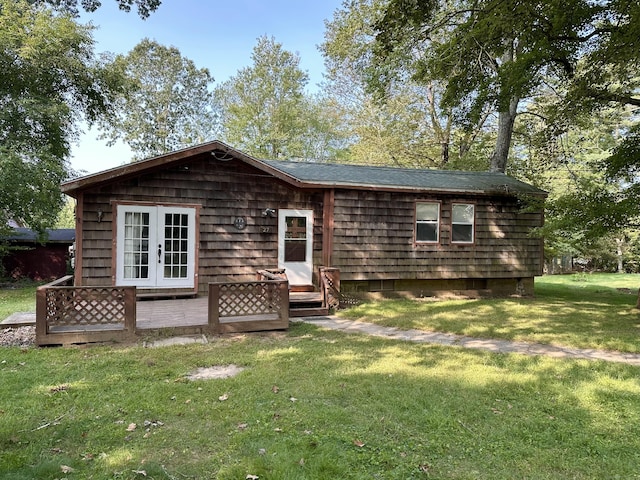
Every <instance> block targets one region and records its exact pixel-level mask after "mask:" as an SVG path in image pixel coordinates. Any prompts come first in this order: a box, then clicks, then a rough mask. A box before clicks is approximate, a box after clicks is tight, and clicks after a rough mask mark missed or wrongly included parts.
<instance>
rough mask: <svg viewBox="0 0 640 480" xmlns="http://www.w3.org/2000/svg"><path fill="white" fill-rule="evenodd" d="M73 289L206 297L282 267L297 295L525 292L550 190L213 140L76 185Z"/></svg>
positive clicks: (538, 267)
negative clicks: (272, 155)
mask: <svg viewBox="0 0 640 480" xmlns="http://www.w3.org/2000/svg"><path fill="white" fill-rule="evenodd" d="M62 190H63V192H64V193H66V194H67V195H70V196H72V197H74V198H76V199H77V207H76V216H77V218H76V222H77V227H76V238H77V242H76V247H77V248H76V251H77V255H76V269H75V283H76V285H94V286H131V285H134V286H136V287H137V289H138V292H139V293H141V292H143V293H146V294H150V295H151V294H161V293H167V292H171V293H174V294H205V293H206V292H207V285H208V284H209V283H210V282H220V281H234V280H244V279H247V278H253V277H254V276H255V272H256V271H257V270H260V269H285V271H286V274H287V277H288V279H289V282H290V284H291V285H292V288H293V289H300V290H304V289H310V288H312V286H313V285H317V284H318V269H319V267H321V266H325V267H335V268H338V269H339V270H340V279H341V290H342V292H345V293H348V292H351V293H354V294H362V295H365V294H369V293H372V292H383V293H386V294H391V293H398V292H403V293H404V292H406V293H410V294H412V295H434V294H438V293H442V292H452V291H453V292H467V293H468V292H472V293H473V292H475V293H480V294H491V295H505V294H515V293H522V294H530V293H532V292H533V279H534V277H535V276H536V275H541V274H542V267H543V241H542V238H540V237H537V236H535V235H532V229H533V228H535V227H539V226H541V225H542V224H543V218H544V216H543V209H542V201H543V200H544V198H545V196H546V193H545V192H544V191H542V190H540V189H538V188H536V187H533V186H531V185H529V184H526V183H523V182H521V181H518V180H516V179H515V178H512V177H509V176H507V175H504V174H501V173H489V172H460V171H438V170H414V169H403V168H392V167H366V166H356V165H341V164H332V163H313V162H289V161H277V160H264V159H257V158H254V157H252V156H250V155H247V154H245V153H243V152H241V151H239V150H236V149H234V148H232V147H230V146H228V145H226V144H224V143H222V142H218V141H213V142H208V143H205V144H201V145H197V146H194V147H191V148H186V149H183V150H179V151H176V152H172V153H169V154H166V155H161V156H158V157H154V158H150V159H148V160H144V161H141V162H137V163H130V164H126V165H123V166H120V167H117V168H113V169H110V170H106V171H103V172H100V173H97V174H93V175H89V176H86V177H82V178H77V179H74V180H71V181H68V182H66V183H64V184H63V185H62Z"/></svg>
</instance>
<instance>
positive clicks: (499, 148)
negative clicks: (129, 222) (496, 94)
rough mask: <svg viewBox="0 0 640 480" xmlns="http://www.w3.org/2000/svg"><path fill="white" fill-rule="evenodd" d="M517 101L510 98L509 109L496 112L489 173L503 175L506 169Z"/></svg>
mask: <svg viewBox="0 0 640 480" xmlns="http://www.w3.org/2000/svg"><path fill="white" fill-rule="evenodd" d="M519 100H520V99H518V98H512V99H511V100H510V101H509V108H508V109H507V110H506V111H503V112H498V138H497V139H496V146H495V148H494V150H493V154H492V155H491V167H490V171H492V172H502V173H505V171H506V169H507V159H508V158H509V149H510V148H511V137H512V136H513V125H514V123H515V121H516V115H517V112H518V102H519Z"/></svg>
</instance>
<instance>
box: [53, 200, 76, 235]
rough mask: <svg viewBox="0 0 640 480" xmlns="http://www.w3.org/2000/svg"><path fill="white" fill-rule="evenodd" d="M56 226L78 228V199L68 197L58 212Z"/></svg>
mask: <svg viewBox="0 0 640 480" xmlns="http://www.w3.org/2000/svg"><path fill="white" fill-rule="evenodd" d="M54 228H76V201H75V200H74V199H73V198H71V197H66V198H65V202H64V205H63V206H62V208H61V209H60V211H59V212H58V216H57V218H56V223H55V225H54Z"/></svg>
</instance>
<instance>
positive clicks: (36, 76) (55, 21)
mask: <svg viewBox="0 0 640 480" xmlns="http://www.w3.org/2000/svg"><path fill="white" fill-rule="evenodd" d="M91 31H92V27H91V26H85V25H79V24H78V23H76V22H75V21H74V19H73V18H72V17H71V16H70V15H68V14H56V13H54V12H53V11H52V10H50V9H48V8H45V7H42V6H33V5H30V4H29V3H27V2H26V1H24V0H2V2H1V3H0V71H2V75H1V76H0V229H2V228H5V226H6V225H7V223H8V221H9V220H15V221H18V222H21V223H24V224H26V225H27V226H29V227H31V228H34V229H36V230H43V229H44V228H46V227H47V226H49V225H51V224H52V223H53V222H54V221H55V217H56V213H57V211H58V210H59V208H60V206H61V204H62V199H61V193H60V188H59V184H60V182H61V181H62V180H64V179H65V178H66V177H67V175H68V165H67V157H68V155H69V148H70V143H71V142H72V141H73V140H75V139H76V138H77V135H78V129H77V126H76V125H77V122H78V120H80V119H81V118H83V117H84V118H85V119H86V120H88V121H89V122H93V121H95V120H97V119H98V118H99V117H100V116H101V115H103V114H104V113H105V112H106V111H108V110H109V109H110V108H111V105H112V102H113V95H114V92H116V91H118V90H119V89H120V88H121V86H122V82H121V78H120V77H119V76H118V75H117V74H115V73H114V72H113V71H112V70H110V69H108V68H105V67H104V65H103V64H102V63H101V61H100V60H99V59H97V58H96V57H95V55H94V53H93V39H92V36H91Z"/></svg>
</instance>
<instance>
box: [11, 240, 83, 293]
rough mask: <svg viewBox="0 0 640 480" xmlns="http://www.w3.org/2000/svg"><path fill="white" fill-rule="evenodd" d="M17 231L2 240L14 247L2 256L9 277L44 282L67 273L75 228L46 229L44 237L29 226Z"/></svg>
mask: <svg viewBox="0 0 640 480" xmlns="http://www.w3.org/2000/svg"><path fill="white" fill-rule="evenodd" d="M14 230H15V232H14V234H13V235H10V236H8V237H4V238H3V239H2V241H4V242H6V243H8V244H9V246H10V248H11V249H10V251H9V253H8V255H6V256H5V257H4V258H3V259H2V263H3V266H4V271H5V273H6V274H7V275H8V276H9V277H11V278H12V279H15V280H18V279H21V278H30V279H32V280H36V281H43V280H51V279H56V278H60V277H63V276H65V275H66V274H67V269H68V263H69V259H70V253H69V247H71V246H72V245H73V243H74V241H75V230H74V229H72V228H63V229H57V230H47V235H46V237H45V238H43V239H38V236H37V234H36V233H35V232H34V231H33V230H30V229H28V228H15V229H14Z"/></svg>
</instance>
